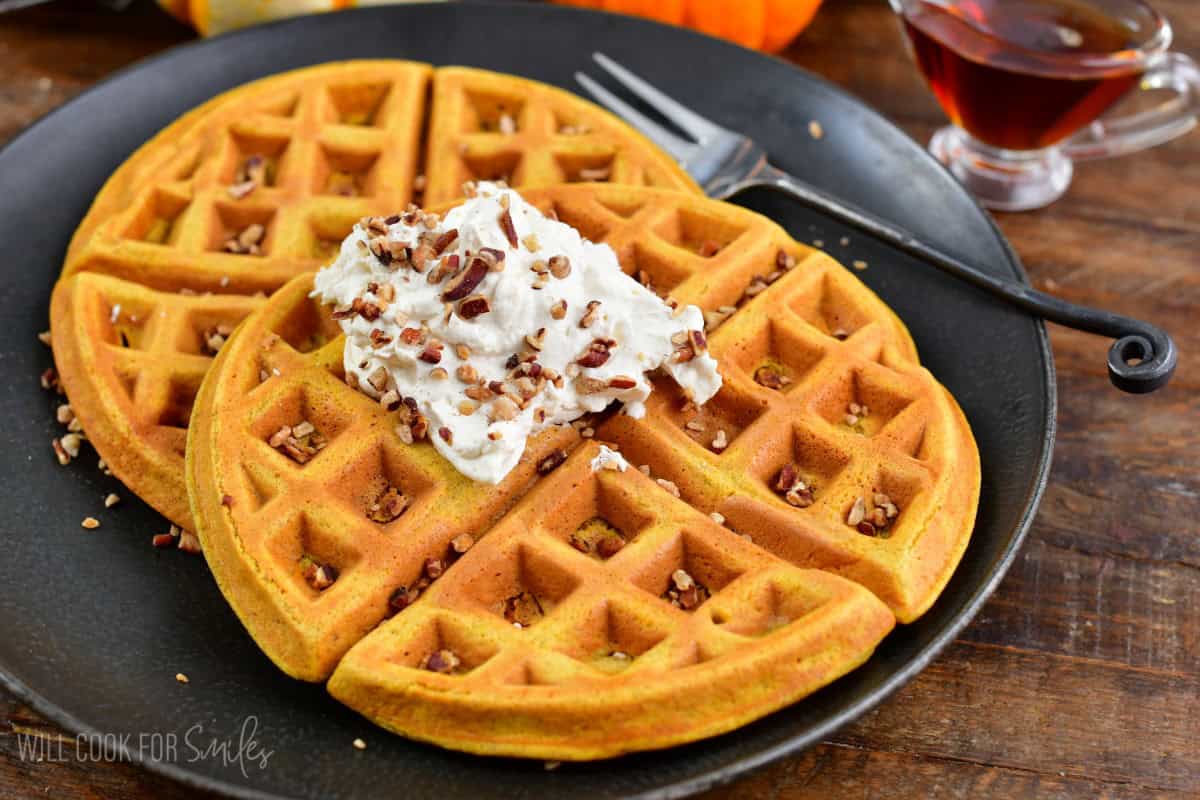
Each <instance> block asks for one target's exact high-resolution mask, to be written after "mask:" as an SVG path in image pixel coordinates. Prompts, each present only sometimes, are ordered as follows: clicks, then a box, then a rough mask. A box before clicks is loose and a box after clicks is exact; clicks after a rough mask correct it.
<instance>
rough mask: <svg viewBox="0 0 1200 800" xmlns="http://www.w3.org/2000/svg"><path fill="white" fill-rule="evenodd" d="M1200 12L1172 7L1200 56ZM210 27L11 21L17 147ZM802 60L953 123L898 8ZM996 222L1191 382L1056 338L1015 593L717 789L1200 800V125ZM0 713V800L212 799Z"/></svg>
mask: <svg viewBox="0 0 1200 800" xmlns="http://www.w3.org/2000/svg"><path fill="white" fill-rule="evenodd" d="M1194 4H1195V0H1156V5H1157V6H1158V7H1159V8H1160V10H1162V11H1163V12H1164V13H1165V14H1166V15H1167V16H1168V17H1169V18H1170V19H1172V21H1173V22H1174V24H1175V29H1176V38H1177V42H1178V45H1177V47H1178V49H1181V50H1183V51H1184V52H1188V53H1191V54H1192V55H1193V56H1195V55H1198V54H1200V14H1197V13H1196V8H1195V6H1194ZM191 36H192V34H191V32H190V31H189V30H188V29H186V28H185V27H183V26H181V25H179V24H178V23H176V22H174V21H172V20H170V19H169V18H168V17H167V16H166V15H165V14H162V13H161V12H159V11H158V10H157V9H156V8H155V7H153V6H152V5H151V4H150V3H149V2H147V0H141V2H139V3H138V4H135V5H134V6H133V7H132V8H131V9H130V10H129V11H127V12H125V13H123V14H119V15H118V14H113V13H110V12H106V11H102V10H99V9H98V8H97V7H96V6H94V5H92V4H89V3H84V2H76V0H63V2H59V3H56V4H54V5H51V6H47V7H43V8H37V9H29V10H25V11H21V12H17V13H13V14H8V15H4V16H0V141H6V140H7V139H8V138H10V137H12V136H13V135H14V134H16V133H17V132H18V131H20V130H21V129H22V128H23V127H24V126H26V125H28V124H29V123H30V122H32V121H33V120H35V119H36V118H37V117H39V116H40V115H42V114H44V113H46V112H48V111H50V110H51V109H53V108H54V107H55V106H58V105H59V104H61V103H63V102H64V101H66V100H68V99H69V98H70V97H71V96H72V95H74V94H75V93H77V92H79V91H80V90H82V89H84V88H86V87H87V86H88V85H89V84H91V83H93V82H94V81H96V80H99V79H101V78H103V77H104V76H106V75H108V74H109V73H111V72H113V71H114V70H116V69H118V68H120V67H122V66H124V65H125V64H128V63H130V62H132V61H134V60H136V59H138V58H141V57H142V56H145V55H148V54H150V53H154V52H157V51H159V50H162V49H164V48H166V47H169V46H171V45H174V44H176V43H179V42H182V41H186V40H187V39H189V38H191ZM786 57H787V58H788V59H789V60H791V61H793V62H795V63H796V64H798V65H800V66H802V67H805V68H807V69H810V70H813V71H815V72H817V73H820V74H822V75H825V76H827V77H828V78H830V79H832V80H833V81H835V82H836V83H838V84H840V85H841V86H843V87H845V88H846V89H847V90H849V91H850V92H852V93H854V94H855V95H857V96H858V97H860V98H862V99H863V100H865V101H866V102H867V103H869V104H871V105H872V106H874V107H875V108H877V109H879V110H881V111H882V112H883V113H884V114H886V115H887V116H889V117H890V118H891V119H893V120H894V121H895V122H896V123H897V124H899V125H900V126H901V127H903V128H904V129H905V130H906V131H907V132H908V133H909V134H911V135H912V136H914V137H916V138H917V139H919V140H922V141H924V140H925V139H927V137H928V136H929V134H930V133H931V132H932V131H933V130H934V129H935V128H936V127H938V126H939V125H941V124H942V123H943V117H942V115H941V113H940V111H939V110H938V108H937V106H936V105H935V103H934V101H933V100H932V98H931V96H930V95H929V93H928V91H927V90H926V88H925V86H924V84H923V83H922V82H921V80H920V78H919V76H918V75H917V73H916V71H915V69H914V67H913V65H912V63H911V62H910V60H909V57H908V55H907V53H906V52H905V50H904V47H903V43H902V41H901V36H900V32H899V30H898V28H897V26H896V23H895V20H894V19H893V18H892V16H891V13H890V12H889V11H888V9H887V4H886V3H884V2H883V0H829V2H827V3H826V7H825V8H824V9H823V10H822V12H821V13H820V15H819V16H818V17H817V20H816V22H815V24H814V25H813V27H812V28H811V29H809V30H808V31H807V32H806V33H805V34H804V35H803V36H802V37H801V38H800V40H799V41H797V42H796V44H795V45H793V46H792V47H791V49H790V50H789V51H788V52H787V53H786ZM998 219H999V222H1000V225H1001V227H1002V228H1003V229H1004V232H1005V233H1006V234H1007V235H1008V236H1009V238H1010V239H1011V240H1012V242H1013V244H1014V245H1015V246H1016V249H1017V251H1018V252H1019V253H1020V255H1021V258H1022V259H1023V260H1024V262H1025V265H1026V267H1027V268H1028V270H1029V273H1030V275H1031V276H1032V278H1033V280H1034V281H1035V283H1036V284H1037V285H1038V286H1039V287H1040V288H1043V289H1045V290H1047V291H1050V292H1053V293H1055V294H1058V295H1060V296H1062V297H1064V298H1066V299H1068V300H1071V301H1074V302H1080V303H1087V304H1091V305H1097V306H1104V307H1108V308H1111V309H1114V310H1116V311H1120V312H1122V313H1126V314H1130V315H1133V316H1138V317H1142V318H1145V319H1149V320H1153V321H1155V322H1157V323H1158V324H1160V325H1162V326H1164V327H1166V328H1167V329H1168V330H1169V331H1171V333H1172V334H1173V335H1174V336H1175V337H1176V340H1177V341H1178V344H1179V348H1180V352H1181V357H1180V364H1179V371H1178V374H1177V376H1176V378H1175V381H1174V383H1173V384H1172V385H1171V387H1170V388H1168V389H1167V390H1165V391H1162V392H1160V393H1158V394H1155V395H1152V396H1148V397H1141V398H1134V397H1130V396H1126V395H1122V394H1120V393H1118V392H1116V391H1115V390H1113V389H1112V388H1111V387H1110V386H1109V383H1108V378H1107V376H1106V374H1105V370H1104V352H1105V350H1106V348H1107V343H1106V342H1105V341H1103V340H1100V339H1097V338H1095V337H1092V336H1088V335H1086V334H1082V333H1075V332H1072V331H1067V330H1064V329H1061V328H1058V327H1054V326H1052V328H1051V338H1052V341H1053V345H1054V355H1055V358H1056V360H1057V364H1058V374H1059V392H1060V409H1059V438H1058V445H1057V450H1056V453H1055V460H1054V467H1053V471H1052V474H1051V478H1050V485H1049V488H1048V490H1047V492H1046V497H1045V502H1044V503H1043V505H1042V509H1041V513H1040V514H1039V516H1038V518H1037V522H1036V524H1035V526H1034V529H1033V532H1032V534H1031V535H1030V537H1029V539H1028V541H1027V543H1026V545H1025V548H1024V550H1023V552H1022V553H1021V554H1020V555H1019V556H1018V558H1017V560H1016V562H1015V564H1014V565H1013V568H1012V570H1011V572H1010V573H1009V575H1008V577H1007V578H1006V579H1005V581H1004V582H1003V584H1002V585H1001V586H1000V588H999V590H998V591H997V593H996V595H995V596H994V597H993V598H992V600H991V601H990V602H989V603H988V604H987V606H986V607H985V608H984V609H983V611H982V613H981V614H980V615H979V617H978V618H977V619H976V620H975V622H974V623H973V624H972V625H971V626H970V627H968V628H967V630H966V631H964V633H963V634H962V636H961V637H960V638H959V640H958V641H956V642H955V643H954V644H953V645H952V646H950V647H949V648H948V649H947V651H946V652H945V653H944V654H943V655H942V656H941V658H939V659H938V660H937V661H935V662H934V663H933V664H932V665H931V666H930V667H929V668H928V669H927V670H925V671H924V672H923V673H922V674H921V675H920V676H918V677H917V678H916V679H915V680H913V681H912V683H911V684H909V685H908V686H906V687H905V688H904V689H902V690H901V691H899V692H898V693H896V695H894V696H893V697H892V698H891V699H890V700H888V701H887V702H885V703H883V704H882V706H880V707H879V708H878V709H876V710H875V711H874V712H872V713H870V714H868V715H867V716H866V717H864V718H863V719H861V720H860V721H858V722H857V723H855V724H853V725H851V726H850V727H848V728H846V729H844V730H842V731H841V732H839V733H838V734H837V735H836V736H834V737H832V738H831V739H830V740H829V741H827V742H824V743H823V744H821V745H820V746H818V747H816V748H814V749H812V750H810V751H809V752H807V753H805V754H803V755H801V756H798V757H795V758H792V759H788V760H785V761H782V762H780V763H777V764H775V765H773V766H771V767H768V768H766V769H763V770H761V771H760V772H758V773H756V774H754V775H752V776H750V777H748V778H746V779H744V780H742V781H740V782H737V783H735V784H732V785H730V786H727V787H724V788H721V789H719V790H716V791H713V792H711V793H710V794H709V795H708V797H710V798H742V797H747V798H749V797H753V798H759V797H764V798H765V797H769V798H779V800H801V799H802V798H804V799H807V798H827V797H853V798H875V797H886V798H889V799H890V800H891V799H894V798H926V797H929V798H942V797H947V798H949V797H967V796H971V797H988V798H1030V797H1037V798H1098V797H1106V798H1121V799H1124V798H1129V799H1130V800H1135V799H1136V800H1142V798H1158V797H1164V798H1166V797H1193V798H1195V797H1200V458H1198V457H1197V453H1198V452H1200V430H1198V423H1200V394H1198V392H1197V389H1198V388H1200V332H1198V331H1197V330H1193V329H1192V327H1191V323H1192V322H1194V321H1195V316H1196V315H1197V313H1198V312H1200V256H1198V255H1197V253H1198V252H1200V133H1194V134H1192V135H1190V136H1187V137H1185V138H1183V139H1182V140H1179V141H1177V142H1175V143H1173V144H1170V145H1167V146H1165V147H1160V148H1158V149H1156V150H1153V151H1150V152H1147V153H1143V154H1139V155H1136V156H1132V157H1127V158H1124V159H1119V160H1115V161H1107V162H1099V163H1094V164H1087V165H1084V166H1082V167H1080V168H1079V170H1078V172H1077V175H1076V178H1075V184H1074V186H1073V187H1072V189H1071V191H1070V193H1069V194H1068V195H1067V197H1066V198H1065V199H1063V200H1062V201H1060V202H1059V203H1057V204H1055V205H1054V206H1053V207H1051V208H1050V209H1048V210H1044V211H1040V212H1036V213H1029V214H1020V215H998ZM0 719H2V720H3V721H2V722H0V797H2V798H14V800H24V798H43V797H50V798H61V799H62V800H82V799H83V798H89V799H91V798H113V799H118V798H119V799H120V800H125V799H126V798H141V797H161V798H186V799H187V800H197V799H198V798H207V797H210V795H208V794H206V793H202V792H196V791H193V790H189V789H185V788H183V787H180V786H177V785H175V784H173V783H171V782H169V781H166V780H164V779H161V778H158V777H155V776H153V775H151V774H149V773H146V772H144V771H142V770H140V769H137V768H135V767H133V766H130V765H124V764H105V765H96V764H79V763H35V762H26V761H22V760H21V759H20V758H19V757H18V752H17V746H16V737H15V736H14V735H13V733H14V731H23V732H29V731H34V732H40V733H42V734H44V735H46V736H49V737H55V736H58V735H60V734H62V732H61V731H58V730H57V729H56V728H55V726H53V725H51V724H49V723H46V722H45V721H43V720H41V719H39V718H38V716H37V715H36V714H34V713H33V712H31V711H30V710H29V709H28V708H25V707H23V706H22V705H21V704H20V703H19V702H17V701H16V700H15V699H14V698H12V697H11V696H8V695H6V694H4V693H3V692H0Z"/></svg>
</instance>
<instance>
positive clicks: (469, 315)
mask: <svg viewBox="0 0 1200 800" xmlns="http://www.w3.org/2000/svg"><path fill="white" fill-rule="evenodd" d="M491 310H492V304H491V303H490V302H488V299H487V297H486V296H484V295H482V294H473V295H471V296H470V297H465V298H463V299H462V301H461V302H459V304H458V315H459V316H460V317H462V318H463V319H475V318H476V317H478V316H479V315H481V314H486V313H488V312H489V311H491Z"/></svg>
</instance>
